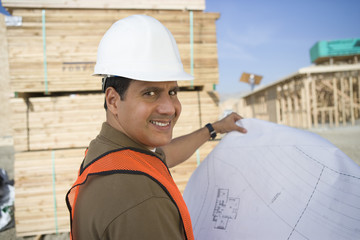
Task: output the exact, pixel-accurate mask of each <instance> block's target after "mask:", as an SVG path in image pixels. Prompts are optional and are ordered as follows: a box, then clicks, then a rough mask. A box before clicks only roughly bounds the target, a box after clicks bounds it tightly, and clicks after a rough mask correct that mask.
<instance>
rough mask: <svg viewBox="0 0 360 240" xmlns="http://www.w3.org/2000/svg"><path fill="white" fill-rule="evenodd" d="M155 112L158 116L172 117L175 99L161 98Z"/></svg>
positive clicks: (174, 109)
mask: <svg viewBox="0 0 360 240" xmlns="http://www.w3.org/2000/svg"><path fill="white" fill-rule="evenodd" d="M157 110H158V112H159V113H160V114H166V115H173V114H175V111H176V108H175V99H173V98H171V96H169V95H165V94H164V96H161V97H160V98H159V102H158V107H157Z"/></svg>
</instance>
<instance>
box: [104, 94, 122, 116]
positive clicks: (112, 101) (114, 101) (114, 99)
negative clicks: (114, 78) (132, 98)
mask: <svg viewBox="0 0 360 240" xmlns="http://www.w3.org/2000/svg"><path fill="white" fill-rule="evenodd" d="M118 100H120V95H119V94H118V93H117V92H116V90H115V89H114V88H113V87H108V88H107V89H106V91H105V101H106V105H107V109H108V110H109V111H110V112H111V113H112V114H114V115H116V114H117V108H118Z"/></svg>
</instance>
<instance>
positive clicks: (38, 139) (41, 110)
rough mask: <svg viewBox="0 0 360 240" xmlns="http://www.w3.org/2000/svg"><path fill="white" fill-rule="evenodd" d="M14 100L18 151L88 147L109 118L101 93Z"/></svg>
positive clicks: (13, 119) (15, 145)
mask: <svg viewBox="0 0 360 240" xmlns="http://www.w3.org/2000/svg"><path fill="white" fill-rule="evenodd" d="M11 102H12V111H13V113H12V126H13V130H14V137H13V138H14V147H15V150H17V151H33V150H49V149H61V148H73V147H76V148H77V147H86V146H87V145H88V144H89V142H90V140H92V139H93V138H95V137H96V135H97V134H98V133H99V131H100V128H101V123H102V122H104V121H105V110H104V108H103V105H104V95H103V94H101V93H98V94H71V95H67V96H57V97H30V98H28V99H27V100H24V99H22V98H15V99H12V100H11ZM25 119H26V121H24V120H25Z"/></svg>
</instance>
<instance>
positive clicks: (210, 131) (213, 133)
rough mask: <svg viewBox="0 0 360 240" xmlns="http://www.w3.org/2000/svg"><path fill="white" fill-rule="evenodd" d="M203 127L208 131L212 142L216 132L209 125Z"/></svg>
mask: <svg viewBox="0 0 360 240" xmlns="http://www.w3.org/2000/svg"><path fill="white" fill-rule="evenodd" d="M205 127H206V128H207V129H208V130H209V133H210V138H211V139H212V140H214V139H215V138H216V131H215V129H214V128H213V126H212V125H211V123H208V124H206V125H205Z"/></svg>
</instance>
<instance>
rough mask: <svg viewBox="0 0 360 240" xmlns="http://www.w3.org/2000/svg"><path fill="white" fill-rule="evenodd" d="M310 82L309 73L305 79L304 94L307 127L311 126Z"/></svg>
mask: <svg viewBox="0 0 360 240" xmlns="http://www.w3.org/2000/svg"><path fill="white" fill-rule="evenodd" d="M310 82H311V77H310V74H309V75H308V76H307V78H306V80H305V96H306V118H307V121H306V122H307V127H308V128H311V126H312V123H311V106H310Z"/></svg>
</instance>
